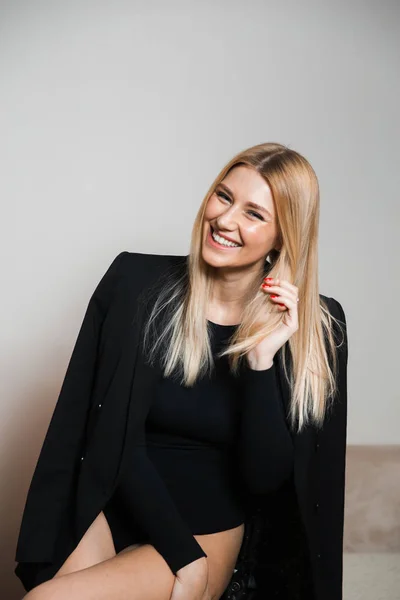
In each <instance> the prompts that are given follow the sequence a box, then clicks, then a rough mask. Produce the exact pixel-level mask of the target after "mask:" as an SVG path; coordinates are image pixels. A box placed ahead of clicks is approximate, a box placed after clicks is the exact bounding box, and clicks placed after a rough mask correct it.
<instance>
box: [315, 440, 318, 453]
mask: <svg viewBox="0 0 400 600" xmlns="http://www.w3.org/2000/svg"><path fill="white" fill-rule="evenodd" d="M318 450H319V442H317V443H316V444H315V452H318Z"/></svg>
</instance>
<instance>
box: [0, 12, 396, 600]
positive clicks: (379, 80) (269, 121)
mask: <svg viewBox="0 0 400 600" xmlns="http://www.w3.org/2000/svg"><path fill="white" fill-rule="evenodd" d="M399 14H400V7H399V4H398V3H397V2H395V1H393V2H392V1H385V0H383V2H380V3H379V4H378V3H377V2H373V1H372V0H371V1H369V2H368V1H364V2H362V1H358V0H356V1H351V2H344V0H339V2H335V3H333V2H317V1H311V0H305V1H304V2H302V3H298V2H294V1H292V2H290V1H289V2H283V3H276V2H269V1H261V0H258V1H253V2H252V1H250V2H246V3H243V2H236V1H235V0H234V1H232V0H230V1H229V2H228V1H227V0H213V2H211V1H210V0H206V1H205V2H202V3H199V2H194V1H188V2H175V1H173V0H172V1H171V2H167V3H166V2H162V1H161V0H154V1H150V2H131V1H127V0H126V1H123V0H114V1H113V2H112V3H111V2H105V1H101V2H98V1H94V0H83V1H81V0H79V1H78V0H71V2H68V3H66V2H61V1H50V0H48V1H46V0H42V1H39V0H29V1H28V0H24V1H21V0H3V1H2V2H1V3H0V130H1V136H0V164H1V166H2V169H1V172H2V173H1V177H0V198H1V208H2V219H1V237H0V239H1V242H0V243H1V252H0V260H1V280H2V282H1V290H2V293H1V311H0V314H1V323H0V329H1V337H0V344H1V364H0V368H1V383H2V385H1V398H0V440H1V453H0V475H1V481H0V486H1V496H0V500H1V502H0V556H1V560H0V581H1V596H2V597H4V598H7V599H8V600H18V599H19V598H20V597H21V596H22V588H21V585H20V582H19V581H18V580H17V578H16V577H15V576H14V573H13V569H14V566H15V563H14V552H15V545H16V539H17V534H18V529H19V526H20V519H21V514H22V510H23V506H24V502H25V498H26V493H27V489H28V485H29V483H30V480H31V477H32V473H33V469H34V467H35V464H36V461H37V458H38V455H39V451H40V448H41V445H42V443H43V439H44V435H45V433H46V430H47V427H48V424H49V420H50V417H51V414H52V411H53V409H54V405H55V402H56V400H57V397H58V394H59V391H60V386H61V383H62V380H63V377H64V374H65V370H66V366H67V363H68V361H69V358H70V354H71V352H72V348H73V345H74V343H75V340H76V336H77V333H78V330H79V327H80V324H81V321H82V318H83V315H84V312H85V309H86V305H87V302H88V300H89V297H90V295H91V294H92V292H93V290H94V287H95V286H96V284H97V282H98V281H99V279H100V277H101V276H102V275H103V273H104V271H105V269H106V268H107V266H108V265H109V264H110V262H111V261H112V259H113V258H114V257H115V256H116V255H117V254H118V253H119V252H121V251H123V250H128V251H132V252H144V253H146V252H147V253H151V254H155V253H159V254H186V253H188V251H189V239H190V233H191V228H192V223H193V220H194V217H195V214H196V212H197V209H198V206H199V204H200V202H201V200H202V199H203V197H204V195H205V193H206V191H207V189H208V187H209V185H210V183H211V181H212V180H213V179H214V177H215V175H216V173H217V172H218V171H219V170H220V168H221V166H222V165H223V164H225V163H226V162H227V160H228V159H230V158H231V157H232V156H233V155H234V154H235V153H236V152H238V151H239V150H242V149H244V148H246V147H248V146H251V145H254V144H257V143H261V142H266V141H274V142H280V143H283V144H286V145H288V146H289V147H291V148H293V149H295V150H298V151H299V152H300V153H302V154H304V156H305V157H306V158H307V159H308V160H309V161H310V162H311V164H312V165H313V167H314V169H315V170H316V173H317V175H318V178H319V182H320V187H321V218H320V291H321V293H323V294H325V295H328V296H334V297H336V298H337V299H338V300H339V301H340V302H341V304H342V305H343V308H344V310H345V313H346V316H347V322H348V335H349V367H348V369H349V375H348V386H349V387H348V398H349V407H348V444H349V446H352V447H353V446H354V447H356V448H358V449H360V448H365V447H368V451H369V452H372V455H373V456H375V455H374V454H373V452H374V449H376V450H377V449H378V448H381V449H382V447H384V450H388V451H389V450H390V452H391V453H392V454H390V452H389V454H390V456H389V459H388V460H389V464H390V465H392V469H395V468H397V469H398V465H399V463H398V462H397V463H396V462H393V456H395V453H396V452H398V449H399V447H400V428H399V423H400V404H399V395H398V381H397V379H398V371H399V369H398V360H399V353H398V335H399V326H398V303H399V298H400V285H399V281H400V277H399V270H398V256H399V251H400V248H399V236H398V226H399V208H398V205H399V204H398V190H399V187H400V181H399V170H398V164H399V159H400V155H399V144H398V140H399V133H400V132H399V116H398V106H399V105H400V97H399V95H400V94H399V77H398V74H399V72H398V58H399V55H400V48H399V45H400V43H399V39H400V38H399V36H398V31H399V21H400V18H399ZM355 454H356V453H355ZM350 456H353V454H351V453H349V457H350ZM365 456H366V455H365V454H362V455H361V460H362V461H364V463H363V464H364V466H365V464H366V465H367V466H366V467H365V468H366V470H367V471H366V473H367V474H366V478H365V481H369V480H370V479H371V478H370V477H368V473H369V471H368V468H369V467H368V461H367V463H365V460H366V458H365ZM397 456H399V454H397ZM373 460H374V459H373ZM382 468H383V467H382ZM357 472H358V470H357V469H355V470H354V469H353V471H352V473H353V475H354V477H356V474H357ZM392 474H393V470H392V471H390V472H388V475H387V481H389V480H392ZM397 481H399V478H397ZM384 482H385V480H384V481H383V483H384ZM352 483H353V480H352V481H351V482H349V489H351V490H352V493H353V492H354V494H353V495H352V496H351V499H353V498H354V497H357V494H359V496H360V498H361V497H363V498H364V500H363V501H364V504H365V497H366V496H365V490H362V491H360V490H358V491H357V490H354V489H353V488H351V485H352ZM382 485H383V484H382V479H381V480H380V489H381V494H383V495H382V497H381V500H379V501H384V500H385V498H387V495H385V488H384V486H383V488H382ZM371 493H372V492H371ZM390 493H391V494H392V495H393V496H392V497H393V507H394V508H393V511H395V507H397V508H396V510H397V509H398V510H399V511H400V507H399V496H400V493H399V489H398V488H396V489H395V490H393V489H392V490H391V492H390ZM356 508H357V507H356ZM356 508H354V506H353V507H352V508H351V510H353V509H354V510H355V512H357V510H356ZM349 510H350V504H349V506H347V507H346V511H349ZM380 512H381V511H379V510H377V511H376V512H375V513H374V512H373V511H372V513H371V514H372V517H371V514H369V516H368V519H370V518H374V515H375V516H376V514H379V513H380ZM347 514H348V515H350V513H347ZM354 514H355V513H354ZM385 514H386V515H387V514H388V513H387V511H386V513H385ZM389 514H392V513H389ZM395 514H397V516H398V515H399V513H395V512H393V515H395ZM353 516H354V515H353ZM357 518H358V519H359V522H360V525H361V526H363V525H365V522H366V521H365V519H366V517H365V515H364V516H363V515H361V516H360V514H359V515H358V517H357ZM389 521H390V519H389ZM355 522H356V521H355V520H354V519H353V518H352V519H350V517H349V520H348V521H346V527H350V525H351V524H352V523H355ZM368 522H369V521H368ZM379 526H380V527H381V530H380V531H381V533H382V530H383V531H384V532H385V531H386V530H387V531H389V530H390V531H391V535H392V538H391V542H390V544H391V545H390V548H389V551H390V552H389V553H391V556H393V557H394V560H398V556H399V555H398V554H396V553H398V552H400V530H399V519H398V518H397V521H396V520H394V521H393V522H386V523H380V524H379V523H378V530H379ZM385 528H386V529H385ZM349 531H350V529H349ZM393 536H394V537H393ZM396 536H397V537H396ZM348 539H349V538H348ZM371 539H372V538H371ZM396 539H397V542H398V546H399V547H397V546H396ZM364 541H365V540H364ZM367 542H368V540H367ZM367 542H366V543H367ZM349 549H350V550H353V551H354V552H358V551H360V550H359V548H357V547H356V548H355V547H352V548H349ZM361 550H362V551H366V552H368V551H371V552H374V551H377V548H376V547H372V550H371V548H367V547H363V548H362V549H361ZM378 552H384V548H383V550H382V547H381V548H380V550H379V549H378ZM396 557H397V559H396ZM393 564H394V565H395V564H399V563H398V562H397V563H395V562H394V563H393ZM346 568H347V567H345V577H348V582H347V583H346V582H345V589H346V585H350V583H351V581H350V580H351V578H352V577H353V575H352V573H350V571H346ZM369 571H371V568H369ZM396 573H397V571H396V568H395V569H394V570H393V572H392V574H391V577H392V579H389V580H388V579H387V578H386V579H385V582H384V583H385V585H389V587H390V586H394V585H395V584H394V579H393V578H394V577H396V576H397V575H396ZM366 576H367V575H366ZM365 581H366V580H365V579H364V580H363V582H364V584H365V585H366V587H369V586H368V585H367V584H366V583H365ZM381 582H382V580H381ZM399 585H400V583H399ZM391 589H392V588H391ZM393 589H394V588H393ZM390 593H391V592H390V590H389V592H388V595H387V596H385V598H387V599H388V600H389V599H391V598H392V597H393V598H394V597H395V596H394V595H393V596H391V595H390ZM393 593H394V592H393ZM363 597H364V598H367V596H363ZM375 597H376V595H375ZM348 598H357V596H355V595H353V596H348Z"/></svg>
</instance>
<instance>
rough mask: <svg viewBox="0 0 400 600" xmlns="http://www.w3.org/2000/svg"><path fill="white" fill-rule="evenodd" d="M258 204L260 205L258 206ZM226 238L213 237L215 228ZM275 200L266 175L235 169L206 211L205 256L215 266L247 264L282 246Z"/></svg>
mask: <svg viewBox="0 0 400 600" xmlns="http://www.w3.org/2000/svg"><path fill="white" fill-rule="evenodd" d="M256 205H257V206H256ZM213 231H214V232H215V234H217V235H219V236H221V237H222V238H224V239H225V240H226V241H228V240H231V241H232V242H234V244H235V245H233V244H229V242H228V244H229V245H223V244H224V240H221V239H220V238H218V237H217V239H215V237H214V239H213V236H212V232H213ZM277 238H278V227H277V220H276V214H275V206H274V200H273V197H272V193H271V189H270V187H269V185H268V184H267V182H266V181H265V179H264V178H263V177H262V176H261V175H260V174H259V173H257V171H255V170H254V169H252V168H251V167H247V166H244V165H240V166H237V167H235V168H234V169H232V170H231V171H230V172H229V174H228V175H227V176H226V177H225V178H224V179H223V181H222V182H221V183H220V184H219V185H217V187H216V189H215V192H214V193H213V194H212V195H211V196H210V198H209V200H208V203H207V206H206V210H205V213H204V226H203V246H202V256H203V259H204V260H205V262H207V263H208V264H210V265H211V266H213V267H245V266H246V265H248V266H250V265H254V264H257V263H259V264H260V266H262V265H263V264H264V262H265V257H266V256H267V254H268V253H269V252H270V251H271V250H272V249H273V248H276V249H278V250H279V243H278V239H277Z"/></svg>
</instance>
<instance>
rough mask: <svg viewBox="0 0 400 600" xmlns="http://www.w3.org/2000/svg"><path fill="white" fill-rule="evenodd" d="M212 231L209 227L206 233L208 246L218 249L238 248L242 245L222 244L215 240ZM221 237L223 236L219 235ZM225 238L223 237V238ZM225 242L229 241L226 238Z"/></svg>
mask: <svg viewBox="0 0 400 600" xmlns="http://www.w3.org/2000/svg"><path fill="white" fill-rule="evenodd" d="M212 232H213V228H212V227H211V225H210V227H209V230H208V235H207V243H208V244H210V246H212V247H213V248H218V250H239V248H241V247H242V246H241V245H240V246H230V245H224V244H222V243H221V244H220V243H219V242H217V240H215V239H214V238H213V236H212ZM220 237H222V238H223V236H220ZM223 239H225V238H223ZM227 243H229V241H228V240H227Z"/></svg>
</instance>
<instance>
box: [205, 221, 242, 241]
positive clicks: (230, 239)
mask: <svg viewBox="0 0 400 600" xmlns="http://www.w3.org/2000/svg"><path fill="white" fill-rule="evenodd" d="M210 230H211V231H215V229H214V227H212V226H211V225H210ZM218 235H220V236H221V237H223V238H224V239H225V240H228V242H233V243H234V244H239V242H237V241H236V240H233V239H232V238H230V237H228V236H227V235H225V234H224V233H220V232H218ZM240 245H241V244H240Z"/></svg>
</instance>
